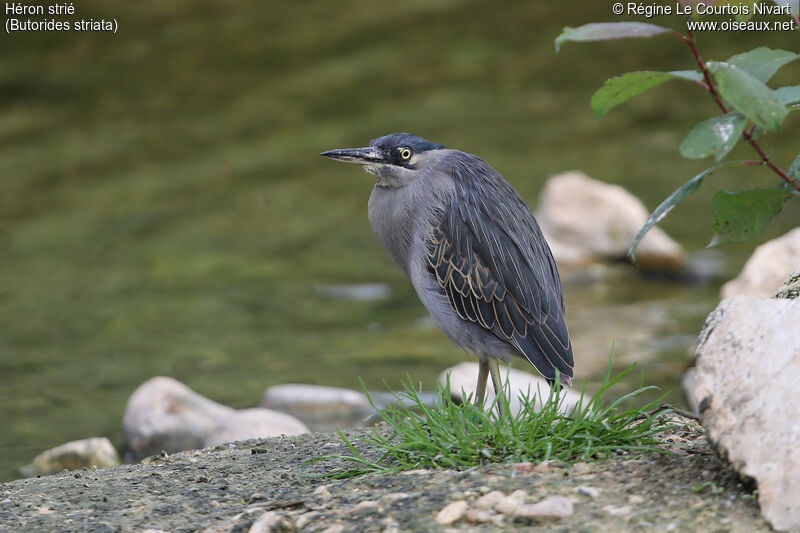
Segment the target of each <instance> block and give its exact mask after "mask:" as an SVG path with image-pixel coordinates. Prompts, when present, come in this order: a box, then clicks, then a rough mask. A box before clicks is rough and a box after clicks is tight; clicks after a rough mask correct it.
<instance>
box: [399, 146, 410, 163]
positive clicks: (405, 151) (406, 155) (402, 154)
mask: <svg viewBox="0 0 800 533" xmlns="http://www.w3.org/2000/svg"><path fill="white" fill-rule="evenodd" d="M400 157H402V158H403V160H404V161H407V160H409V159H411V148H400Z"/></svg>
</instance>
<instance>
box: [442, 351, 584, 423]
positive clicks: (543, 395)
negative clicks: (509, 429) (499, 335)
mask: <svg viewBox="0 0 800 533" xmlns="http://www.w3.org/2000/svg"><path fill="white" fill-rule="evenodd" d="M500 374H501V375H502V377H503V382H504V383H506V379H508V383H509V387H510V391H511V397H510V400H509V408H510V410H511V412H512V413H514V414H516V413H519V411H520V410H521V409H522V402H520V395H527V396H529V397H530V398H534V397H535V398H536V405H537V406H539V405H541V403H542V402H543V401H546V400H547V397H548V395H549V394H550V385H548V384H547V381H546V380H545V379H544V378H543V377H541V376H536V375H534V374H530V373H528V372H523V371H521V370H516V369H513V368H508V367H501V368H500ZM448 375H449V376H450V395H451V396H452V397H453V399H454V400H457V401H459V402H463V401H464V399H465V398H466V397H468V396H470V395H472V397H473V398H474V397H475V386H476V384H477V379H478V363H469V362H464V363H459V364H457V365H456V366H454V367H451V368H448V369H447V370H445V371H444V372H442V373H441V374H439V383H441V384H442V385H443V386H444V384H445V383H446V382H447V376H448ZM506 376H508V378H506ZM561 394H562V398H563V402H562V404H561V411H562V412H565V413H568V412H569V411H570V410H572V408H573V407H574V406H576V405H577V404H578V402H579V401H580V398H581V395H580V393H579V392H577V391H575V390H573V389H570V388H564V389H562V391H561ZM492 400H494V387H493V386H492V380H491V379H489V380H488V383H487V385H486V404H487V405H489V404H490V403H491V402H492ZM540 400H541V401H540ZM589 400H591V396H589V395H588V394H587V395H586V396H585V397H584V399H583V405H586V403H587V402H589Z"/></svg>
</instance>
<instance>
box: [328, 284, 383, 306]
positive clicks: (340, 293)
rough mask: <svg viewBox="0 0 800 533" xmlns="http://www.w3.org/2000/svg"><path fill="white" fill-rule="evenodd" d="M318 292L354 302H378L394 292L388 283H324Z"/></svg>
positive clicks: (331, 297) (334, 298)
mask: <svg viewBox="0 0 800 533" xmlns="http://www.w3.org/2000/svg"><path fill="white" fill-rule="evenodd" d="M317 292H319V293H320V294H322V295H323V296H326V297H327V298H330V299H332V300H350V301H353V302H376V301H379V300H385V299H386V298H388V297H389V295H390V294H391V293H392V290H391V288H390V287H389V286H388V285H387V284H386V283H353V284H350V285H323V286H321V287H317Z"/></svg>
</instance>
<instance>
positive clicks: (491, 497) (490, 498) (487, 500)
mask: <svg viewBox="0 0 800 533" xmlns="http://www.w3.org/2000/svg"><path fill="white" fill-rule="evenodd" d="M505 497H506V495H505V494H503V493H502V492H500V491H499V490H493V491H492V492H489V493H487V494H485V495H483V496H481V497H480V498H478V499H477V501H476V502H475V507H477V508H478V509H492V508H493V507H494V506H495V505H496V504H497V503H498V502H500V500H502V499H504V498H505Z"/></svg>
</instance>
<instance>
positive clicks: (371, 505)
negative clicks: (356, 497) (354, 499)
mask: <svg viewBox="0 0 800 533" xmlns="http://www.w3.org/2000/svg"><path fill="white" fill-rule="evenodd" d="M378 507H380V506H379V505H378V502H374V501H372V500H364V501H363V502H358V503H357V504H356V506H355V507H353V510H354V511H363V510H364V509H376V508H378Z"/></svg>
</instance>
